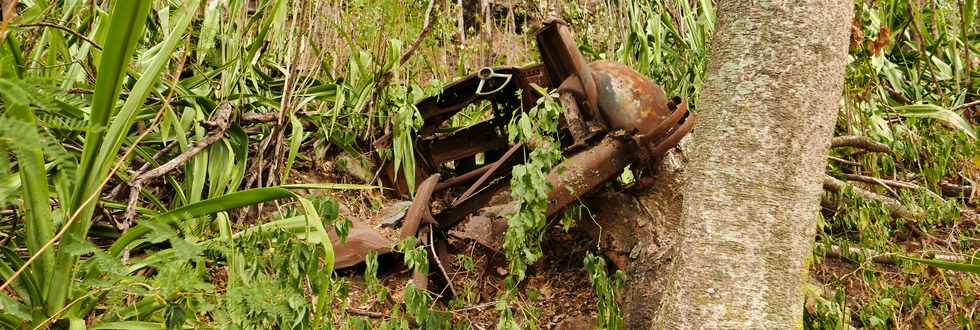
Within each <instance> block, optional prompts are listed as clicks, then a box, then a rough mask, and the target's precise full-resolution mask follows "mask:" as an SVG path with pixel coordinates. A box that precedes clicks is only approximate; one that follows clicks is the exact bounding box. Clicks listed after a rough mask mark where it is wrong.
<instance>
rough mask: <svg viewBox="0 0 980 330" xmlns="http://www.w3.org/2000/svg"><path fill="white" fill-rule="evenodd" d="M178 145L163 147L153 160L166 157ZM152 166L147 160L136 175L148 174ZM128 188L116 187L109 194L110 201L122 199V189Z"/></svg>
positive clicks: (124, 185) (122, 184)
mask: <svg viewBox="0 0 980 330" xmlns="http://www.w3.org/2000/svg"><path fill="white" fill-rule="evenodd" d="M176 145H177V144H176V143H173V142H171V143H169V144H167V145H165V146H163V148H161V149H160V150H157V152H156V153H154V154H153V160H157V159H160V157H163V155H166V154H167V153H168V152H170V150H171V149H173V148H174V146H176ZM150 164H151V163H150V161H149V160H146V161H145V162H144V163H143V165H142V166H140V168H139V169H138V170H136V172H135V173H142V172H146V170H149V169H150ZM128 186H129V185H127V184H124V183H120V184H118V185H116V186H115V187H113V188H112V191H111V192H109V199H110V200H115V199H118V198H120V197H122V188H123V187H128Z"/></svg>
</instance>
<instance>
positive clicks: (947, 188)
mask: <svg viewBox="0 0 980 330" xmlns="http://www.w3.org/2000/svg"><path fill="white" fill-rule="evenodd" d="M939 188H942V190H943V195H946V196H947V197H960V196H964V197H966V199H967V200H972V197H973V187H971V186H963V185H958V184H952V183H949V182H940V183H939Z"/></svg>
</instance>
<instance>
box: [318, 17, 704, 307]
mask: <svg viewBox="0 0 980 330" xmlns="http://www.w3.org/2000/svg"><path fill="white" fill-rule="evenodd" d="M536 39H537V46H538V50H539V51H540V53H541V61H542V62H541V63H538V64H532V65H528V66H524V67H512V66H504V67H492V68H490V67H486V68H483V69H481V70H480V71H479V72H478V73H476V74H471V75H469V76H466V77H464V78H462V79H461V80H458V81H456V82H454V83H452V84H449V85H448V86H446V87H445V88H444V89H443V91H442V92H441V93H440V94H438V95H435V96H431V97H428V98H426V99H423V100H422V101H420V102H418V103H417V104H416V106H417V107H418V109H419V112H420V113H421V116H422V118H423V119H424V124H423V125H422V128H421V129H420V131H419V132H418V136H417V137H416V139H415V145H414V149H415V164H416V168H415V177H416V178H419V179H424V180H419V181H417V182H418V183H417V186H416V187H415V197H414V198H413V200H412V203H411V206H410V207H409V208H408V210H407V211H406V212H405V217H404V220H403V222H402V227H401V232H400V234H401V235H400V236H401V238H405V237H408V236H413V235H418V237H419V239H420V241H421V242H424V244H426V245H427V246H428V247H429V249H430V256H432V260H433V261H435V264H436V265H437V266H438V267H435V268H436V269H438V270H439V272H437V273H436V274H438V275H441V276H445V269H443V265H446V264H448V253H447V250H448V249H447V242H446V238H447V234H448V233H449V232H450V231H452V230H454V228H455V227H457V225H458V224H460V223H461V222H466V224H465V225H466V226H472V227H482V228H491V229H484V230H489V231H490V232H491V236H493V235H497V236H499V233H500V232H501V231H502V230H503V229H504V227H505V226H506V221H504V220H502V219H503V217H504V216H505V215H506V214H507V213H509V212H511V211H512V209H511V208H512V207H513V205H514V203H512V202H511V201H510V200H509V198H510V196H509V190H508V188H509V187H508V184H507V183H508V182H509V176H510V172H511V171H510V170H511V168H512V167H513V166H515V165H517V164H520V163H522V162H523V161H524V155H525V152H523V149H524V148H525V146H524V145H522V144H516V145H510V144H509V143H508V139H507V137H508V135H507V131H506V126H507V123H508V122H509V121H510V120H511V118H512V117H513V116H514V115H515V114H516V113H518V112H519V111H522V109H529V108H531V107H532V106H534V104H535V103H536V102H537V100H538V98H540V97H542V96H543V95H541V94H540V92H539V91H538V90H537V89H535V88H534V87H533V86H534V85H537V86H540V87H544V88H547V89H557V91H558V95H559V98H558V101H559V103H560V104H561V106H562V107H563V112H562V114H561V118H560V125H559V126H560V130H561V132H560V134H559V136H560V139H561V140H560V142H561V146H562V153H563V154H564V156H565V157H566V159H565V160H564V161H563V162H561V163H560V164H558V165H557V166H555V167H554V169H553V170H552V171H551V172H550V173H549V174H548V176H547V180H548V181H549V182H550V183H551V185H552V187H553V189H552V192H551V194H550V196H549V207H548V210H547V216H548V217H551V216H553V215H555V214H557V213H558V212H559V211H561V210H562V209H563V208H565V207H566V206H568V205H569V204H570V203H572V202H574V201H576V200H578V199H579V198H580V197H582V196H583V195H585V194H587V193H589V192H591V191H593V190H595V189H596V188H598V187H600V186H602V185H603V184H604V183H606V182H609V181H610V180H613V179H615V178H616V177H618V176H619V175H620V174H621V173H622V171H623V169H624V168H626V167H627V166H628V165H632V166H631V168H632V169H634V171H636V172H642V173H651V172H652V171H649V170H647V169H649V166H651V164H654V163H655V162H656V161H657V160H658V159H660V158H661V157H663V156H664V155H665V154H666V153H667V151H668V150H669V149H670V148H673V147H674V146H675V145H676V144H677V143H678V142H679V141H680V139H681V138H682V137H684V135H685V134H687V132H688V131H689V130H690V128H691V125H692V124H693V122H694V121H693V118H692V117H690V116H689V115H688V113H687V107H686V103H685V102H684V100H682V99H681V98H679V97H674V98H671V99H668V98H667V96H666V95H665V93H664V91H663V89H662V88H661V87H660V86H658V85H657V84H655V83H654V82H652V81H650V80H649V79H648V78H646V77H645V76H643V75H642V74H640V73H638V72H636V71H634V70H632V69H631V68H629V67H627V66H625V65H623V64H619V63H615V62H610V61H596V62H592V63H587V62H586V60H585V58H584V57H583V56H582V54H581V53H580V52H579V50H578V48H577V46H576V44H575V42H574V39H573V38H572V36H571V33H570V32H569V28H568V26H567V25H566V24H565V23H564V22H562V21H560V20H550V21H548V22H546V23H544V24H543V27H541V28H540V29H539V30H538V31H537V32H536ZM518 95H520V97H518ZM479 102H488V103H489V104H490V108H491V109H492V112H493V113H492V116H489V117H490V118H489V119H487V120H485V121H483V122H480V123H478V124H475V125H471V126H469V127H466V128H462V129H457V130H453V131H449V132H446V128H445V127H446V126H447V122H448V121H449V119H450V118H451V117H452V116H453V115H455V114H456V113H458V112H460V111H461V110H463V109H464V108H466V107H467V106H468V105H471V104H475V103H479ZM379 144H381V145H384V144H390V137H385V138H382V139H381V140H379ZM478 155H481V156H478ZM477 157H482V160H483V163H484V164H483V165H478V164H477ZM383 170H384V174H385V175H384V179H385V180H386V184H388V185H389V186H390V187H393V188H394V189H395V191H397V192H398V193H399V194H401V195H403V196H408V194H409V189H408V186H407V184H406V180H404V178H403V177H402V176H401V175H400V174H399V173H396V171H395V168H394V166H393V165H391V162H388V165H387V166H385V168H384V169H383ZM637 170H639V171H637ZM464 187H465V189H463V188H464ZM459 190H462V193H458V195H455V198H454V199H451V198H450V199H448V200H451V201H452V202H451V203H448V205H447V206H445V207H443V208H442V209H441V210H439V211H438V212H433V209H432V206H431V203H432V201H433V196H436V194H442V193H443V192H447V191H453V192H457V191H459ZM450 197H451V196H450ZM502 226H503V227H502ZM354 236H355V235H352V237H351V238H349V240H348V242H353V244H354V245H356V246H349V247H345V246H343V245H341V246H338V247H337V250H338V254H339V255H338V262H337V265H338V267H342V266H350V265H353V264H356V263H359V262H360V261H361V260H363V257H364V255H365V254H366V253H367V252H368V251H367V250H368V249H376V250H384V249H386V247H383V244H376V243H374V244H369V243H365V242H364V241H365V240H366V241H374V242H377V241H378V239H376V238H375V237H372V236H371V234H370V233H369V232H368V233H365V234H364V235H362V236H363V237H360V238H358V237H354ZM358 240H361V241H362V242H360V243H358ZM477 240H478V241H481V239H477ZM493 241H497V242H498V243H499V237H490V238H489V239H487V238H486V237H484V238H483V239H482V241H481V242H480V243H481V244H483V245H487V246H488V247H490V248H491V249H496V248H499V245H497V246H496V247H495V246H494V245H496V244H495V243H494V242H493ZM384 251H387V250H384ZM427 276H428V274H416V276H415V280H416V282H418V283H416V284H417V285H422V286H424V285H426V284H427V282H428V281H427ZM442 282H443V283H446V282H448V281H446V280H445V277H442ZM449 289H450V290H449V293H454V292H452V291H453V290H452V287H451V285H450V286H449Z"/></svg>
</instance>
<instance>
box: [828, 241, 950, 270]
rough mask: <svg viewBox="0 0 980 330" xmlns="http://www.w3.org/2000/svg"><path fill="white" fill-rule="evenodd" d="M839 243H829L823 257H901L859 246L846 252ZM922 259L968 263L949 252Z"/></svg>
mask: <svg viewBox="0 0 980 330" xmlns="http://www.w3.org/2000/svg"><path fill="white" fill-rule="evenodd" d="M818 244H819V243H818ZM843 252H844V249H842V248H841V247H840V246H839V245H831V246H830V248H829V249H828V250H827V251H826V253H824V256H825V257H831V258H837V259H847V258H846V257H845V255H863V256H866V257H867V258H868V259H869V260H871V261H874V262H877V263H880V264H891V265H894V264H897V263H898V260H900V259H902V258H901V255H900V254H898V253H893V252H886V253H883V252H878V251H875V250H871V249H865V248H860V247H856V246H849V247H848V248H847V253H843ZM921 258H922V259H934V260H940V261H948V262H955V263H968V260H967V258H964V257H960V256H956V255H951V254H933V255H932V257H931V258H925V257H921Z"/></svg>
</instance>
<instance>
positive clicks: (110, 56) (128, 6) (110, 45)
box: [47, 0, 151, 313]
mask: <svg viewBox="0 0 980 330" xmlns="http://www.w3.org/2000/svg"><path fill="white" fill-rule="evenodd" d="M150 4H151V1H150V0H116V1H114V2H113V6H112V12H111V16H110V18H109V34H108V38H107V39H106V42H105V50H104V51H103V53H102V57H101V60H100V62H99V67H98V74H97V76H96V81H95V93H94V94H93V95H92V108H91V110H90V113H89V128H90V130H89V132H88V133H86V135H85V145H84V147H83V148H82V160H81V166H80V167H79V171H78V175H79V176H78V181H77V183H76V186H75V189H74V191H73V194H72V197H71V200H70V201H68V203H66V206H67V207H66V210H67V211H68V212H69V214H73V217H75V219H74V222H73V223H71V227H69V230H68V232H67V234H66V237H65V239H66V240H67V241H72V240H84V239H85V234H86V232H87V231H88V228H89V225H90V224H91V223H90V222H91V218H92V212H93V211H94V210H95V207H94V206H95V205H94V203H88V205H85V206H84V207H83V204H84V203H85V201H86V200H90V199H91V198H90V197H91V195H92V194H97V193H98V191H97V190H98V189H99V187H98V186H99V185H100V182H101V181H102V179H103V178H101V176H102V175H100V174H102V173H101V172H102V171H100V168H101V166H100V164H101V162H100V160H99V159H98V157H97V156H98V151H99V149H100V148H101V147H102V142H103V140H104V137H105V126H106V124H107V123H108V121H109V117H111V115H112V113H113V109H114V108H115V105H116V99H118V98H119V93H120V90H121V88H122V87H121V86H122V83H123V80H124V79H125V77H126V74H125V72H126V69H127V67H128V65H129V60H130V58H131V57H132V55H133V51H134V50H135V48H136V44H137V43H138V41H139V40H140V39H141V37H142V36H143V29H144V27H145V25H146V16H147V14H148V13H149V9H150ZM76 213H77V214H76ZM56 255H57V257H56V264H55V265H56V267H58V269H56V270H55V271H53V272H52V274H51V282H50V283H49V285H48V287H49V290H48V299H47V305H48V312H49V313H53V312H55V311H58V310H60V309H61V308H62V307H64V304H65V300H66V299H67V297H68V294H69V292H70V291H71V283H72V282H71V281H72V279H71V277H72V274H73V269H74V267H75V262H76V261H77V259H78V258H77V257H76V256H73V255H72V254H71V253H70V251H60V250H59V251H58V253H56Z"/></svg>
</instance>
